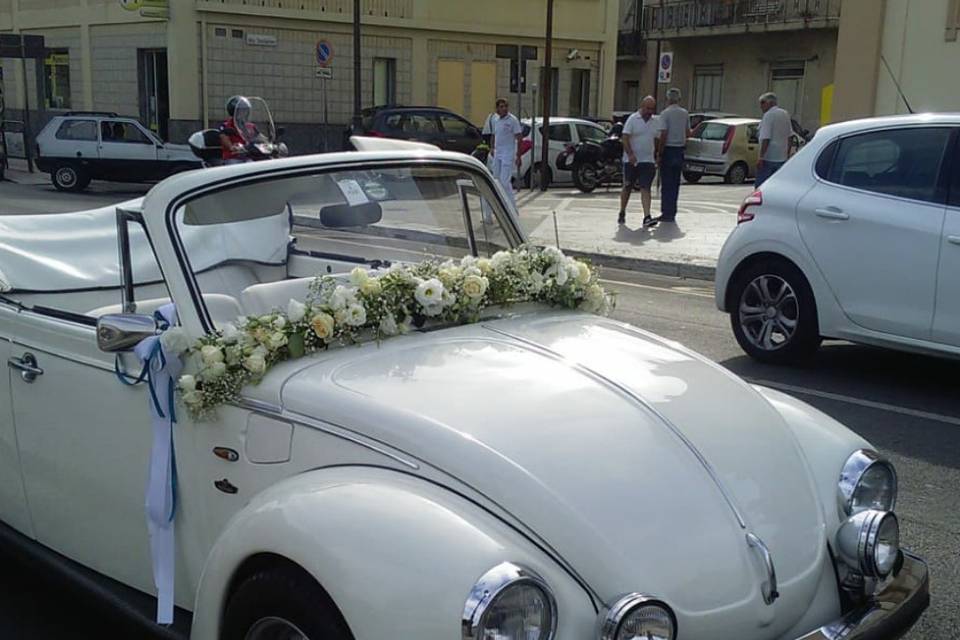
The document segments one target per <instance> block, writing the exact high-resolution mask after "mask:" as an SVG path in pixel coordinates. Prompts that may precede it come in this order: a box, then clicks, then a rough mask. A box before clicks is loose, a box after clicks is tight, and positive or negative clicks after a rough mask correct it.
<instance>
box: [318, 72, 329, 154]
mask: <svg viewBox="0 0 960 640" xmlns="http://www.w3.org/2000/svg"><path fill="white" fill-rule="evenodd" d="M320 82H321V88H322V89H323V145H322V146H321V147H320V148H321V149H323V153H326V152H327V136H328V134H329V126H330V121H329V119H328V116H327V114H328V111H327V105H328V101H327V81H326V80H325V79H323V78H321V79H320Z"/></svg>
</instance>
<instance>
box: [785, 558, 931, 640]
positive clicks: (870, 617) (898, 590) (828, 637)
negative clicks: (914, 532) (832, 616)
mask: <svg viewBox="0 0 960 640" xmlns="http://www.w3.org/2000/svg"><path fill="white" fill-rule="evenodd" d="M901 554H902V555H901V557H902V559H903V563H902V565H901V567H900V569H899V570H898V571H896V572H895V573H894V577H893V579H892V580H890V582H888V583H887V584H886V586H885V587H884V588H883V590H882V591H880V593H877V594H876V595H874V596H873V597H872V598H870V599H869V600H868V601H867V602H866V603H865V604H864V605H862V606H860V607H858V608H857V609H855V610H853V611H851V612H849V613H848V614H846V615H845V616H843V617H842V618H840V619H839V620H835V621H834V622H831V623H830V624H828V625H825V626H823V627H820V628H819V629H817V630H816V631H812V632H810V633H808V634H807V635H805V636H802V637H800V638H797V640H895V639H896V638H899V637H900V636H902V635H903V634H904V633H906V632H907V630H909V629H910V627H912V626H913V623H915V622H916V621H917V619H918V618H919V617H920V614H922V613H923V612H924V610H925V609H926V608H927V605H928V604H930V575H929V573H928V572H927V564H926V563H925V562H924V561H923V560H922V559H921V558H919V557H917V556H915V555H912V554H910V553H907V552H906V551H903V552H901Z"/></svg>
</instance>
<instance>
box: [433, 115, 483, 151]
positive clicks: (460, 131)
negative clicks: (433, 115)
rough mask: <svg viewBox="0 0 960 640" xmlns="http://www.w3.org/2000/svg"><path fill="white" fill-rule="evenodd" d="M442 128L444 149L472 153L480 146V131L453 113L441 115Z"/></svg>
mask: <svg viewBox="0 0 960 640" xmlns="http://www.w3.org/2000/svg"><path fill="white" fill-rule="evenodd" d="M440 127H441V129H442V131H441V136H442V140H443V146H442V148H444V149H448V150H450V151H459V152H461V153H472V152H473V150H474V149H476V148H477V145H478V144H480V141H481V138H480V131H479V129H477V128H476V127H475V126H473V125H472V124H470V123H469V122H467V121H466V120H464V119H463V118H461V117H459V116H456V115H454V114H452V113H441V114H440Z"/></svg>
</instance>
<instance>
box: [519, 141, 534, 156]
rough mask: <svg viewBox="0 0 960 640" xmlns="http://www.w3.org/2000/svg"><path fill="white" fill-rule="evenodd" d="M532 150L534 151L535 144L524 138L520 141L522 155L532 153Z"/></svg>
mask: <svg viewBox="0 0 960 640" xmlns="http://www.w3.org/2000/svg"><path fill="white" fill-rule="evenodd" d="M530 149H533V142H531V141H530V140H529V139H528V138H524V139H523V140H521V141H520V155H523V154H525V153H526V152H527V151H530Z"/></svg>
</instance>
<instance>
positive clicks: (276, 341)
mask: <svg viewBox="0 0 960 640" xmlns="http://www.w3.org/2000/svg"><path fill="white" fill-rule="evenodd" d="M267 344H268V345H269V346H270V348H271V349H279V348H280V347H282V346H283V345H285V344H287V336H286V334H284V333H283V332H281V331H276V332H274V333H271V334H270V337H269V338H267Z"/></svg>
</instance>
